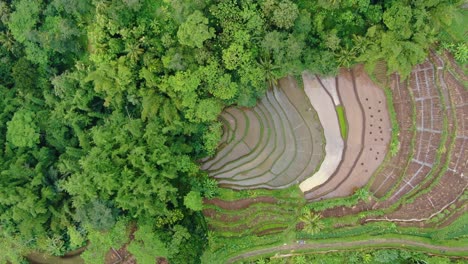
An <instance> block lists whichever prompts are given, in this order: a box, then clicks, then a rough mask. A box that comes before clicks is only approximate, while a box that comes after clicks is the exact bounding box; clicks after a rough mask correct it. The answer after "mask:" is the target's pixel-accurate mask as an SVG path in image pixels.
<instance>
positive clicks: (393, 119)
mask: <svg viewBox="0 0 468 264" xmlns="http://www.w3.org/2000/svg"><path fill="white" fill-rule="evenodd" d="M384 92H385V97H386V98H387V108H388V113H389V114H390V123H391V125H392V137H391V139H390V154H391V155H392V157H394V156H395V155H396V154H397V153H398V150H399V149H400V140H399V139H398V136H399V135H400V126H399V125H398V118H397V114H396V111H395V106H394V105H393V95H392V89H390V88H385V89H384Z"/></svg>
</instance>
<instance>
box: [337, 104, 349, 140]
mask: <svg viewBox="0 0 468 264" xmlns="http://www.w3.org/2000/svg"><path fill="white" fill-rule="evenodd" d="M336 113H337V114H338V122H340V132H341V137H342V138H343V139H346V138H347V137H348V122H347V121H346V114H345V109H344V107H343V106H342V105H338V106H336Z"/></svg>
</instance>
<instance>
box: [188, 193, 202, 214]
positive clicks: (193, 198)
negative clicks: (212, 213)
mask: <svg viewBox="0 0 468 264" xmlns="http://www.w3.org/2000/svg"><path fill="white" fill-rule="evenodd" d="M184 205H185V206H186V207H187V208H189V209H190V210H193V211H201V210H202V209H203V202H202V198H201V196H200V193H199V192H195V191H191V192H189V193H188V194H187V195H186V196H185V198H184Z"/></svg>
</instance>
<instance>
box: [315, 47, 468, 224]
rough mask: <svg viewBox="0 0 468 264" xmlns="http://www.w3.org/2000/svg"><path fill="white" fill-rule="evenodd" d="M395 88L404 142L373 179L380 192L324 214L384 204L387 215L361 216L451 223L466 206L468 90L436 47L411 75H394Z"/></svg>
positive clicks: (354, 211) (347, 212) (339, 214)
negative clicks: (407, 78) (349, 205)
mask: <svg viewBox="0 0 468 264" xmlns="http://www.w3.org/2000/svg"><path fill="white" fill-rule="evenodd" d="M391 88H392V90H393V101H394V106H395V110H396V113H397V119H398V123H399V124H400V127H401V132H400V135H399V139H400V143H401V144H400V149H399V152H398V154H397V155H396V156H395V157H393V158H389V159H388V160H387V161H386V162H385V163H384V164H383V165H382V167H381V170H380V172H379V173H378V174H376V175H375V178H374V179H373V180H372V181H371V182H370V184H369V190H370V191H371V192H372V193H373V195H374V197H375V198H374V199H372V200H371V201H365V202H363V201H361V202H360V203H359V204H357V205H356V206H355V207H336V208H332V209H329V210H325V211H324V212H323V214H324V215H325V216H329V217H342V216H345V215H355V214H358V213H360V212H363V211H366V212H372V210H383V211H384V212H385V216H382V217H374V216H369V217H365V218H363V219H362V221H363V222H373V221H393V222H396V223H399V224H401V225H405V226H408V225H414V226H434V225H435V224H437V222H439V223H440V224H443V225H448V224H450V222H452V221H454V220H455V219H456V218H457V217H453V216H452V215H458V216H460V215H461V214H463V213H464V212H465V211H466V196H467V191H466V189H467V187H468V177H466V175H467V172H468V161H467V157H468V155H467V154H468V151H467V142H466V140H467V122H468V104H467V102H468V91H467V90H466V88H464V87H463V85H462V83H461V80H459V79H458V78H457V77H455V75H453V74H452V73H451V72H450V71H448V70H447V68H446V60H443V59H442V58H441V57H439V56H438V55H436V54H435V53H432V54H431V57H430V58H429V59H428V60H427V61H426V62H424V63H422V64H420V65H418V66H416V67H415V68H414V69H413V72H412V73H411V76H410V78H409V80H406V81H403V80H401V79H400V78H399V76H398V75H393V76H392V77H391ZM439 215H444V216H452V217H438V216H439Z"/></svg>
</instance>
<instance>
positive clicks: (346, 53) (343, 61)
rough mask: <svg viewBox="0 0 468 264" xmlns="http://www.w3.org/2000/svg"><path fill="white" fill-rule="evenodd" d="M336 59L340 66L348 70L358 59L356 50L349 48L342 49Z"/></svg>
mask: <svg viewBox="0 0 468 264" xmlns="http://www.w3.org/2000/svg"><path fill="white" fill-rule="evenodd" d="M336 57H337V60H338V63H339V65H340V66H342V67H345V68H347V69H349V68H350V67H351V66H352V65H353V63H354V60H355V59H356V56H355V52H354V50H352V49H348V48H341V49H340V51H339V52H338V54H337V55H336Z"/></svg>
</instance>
